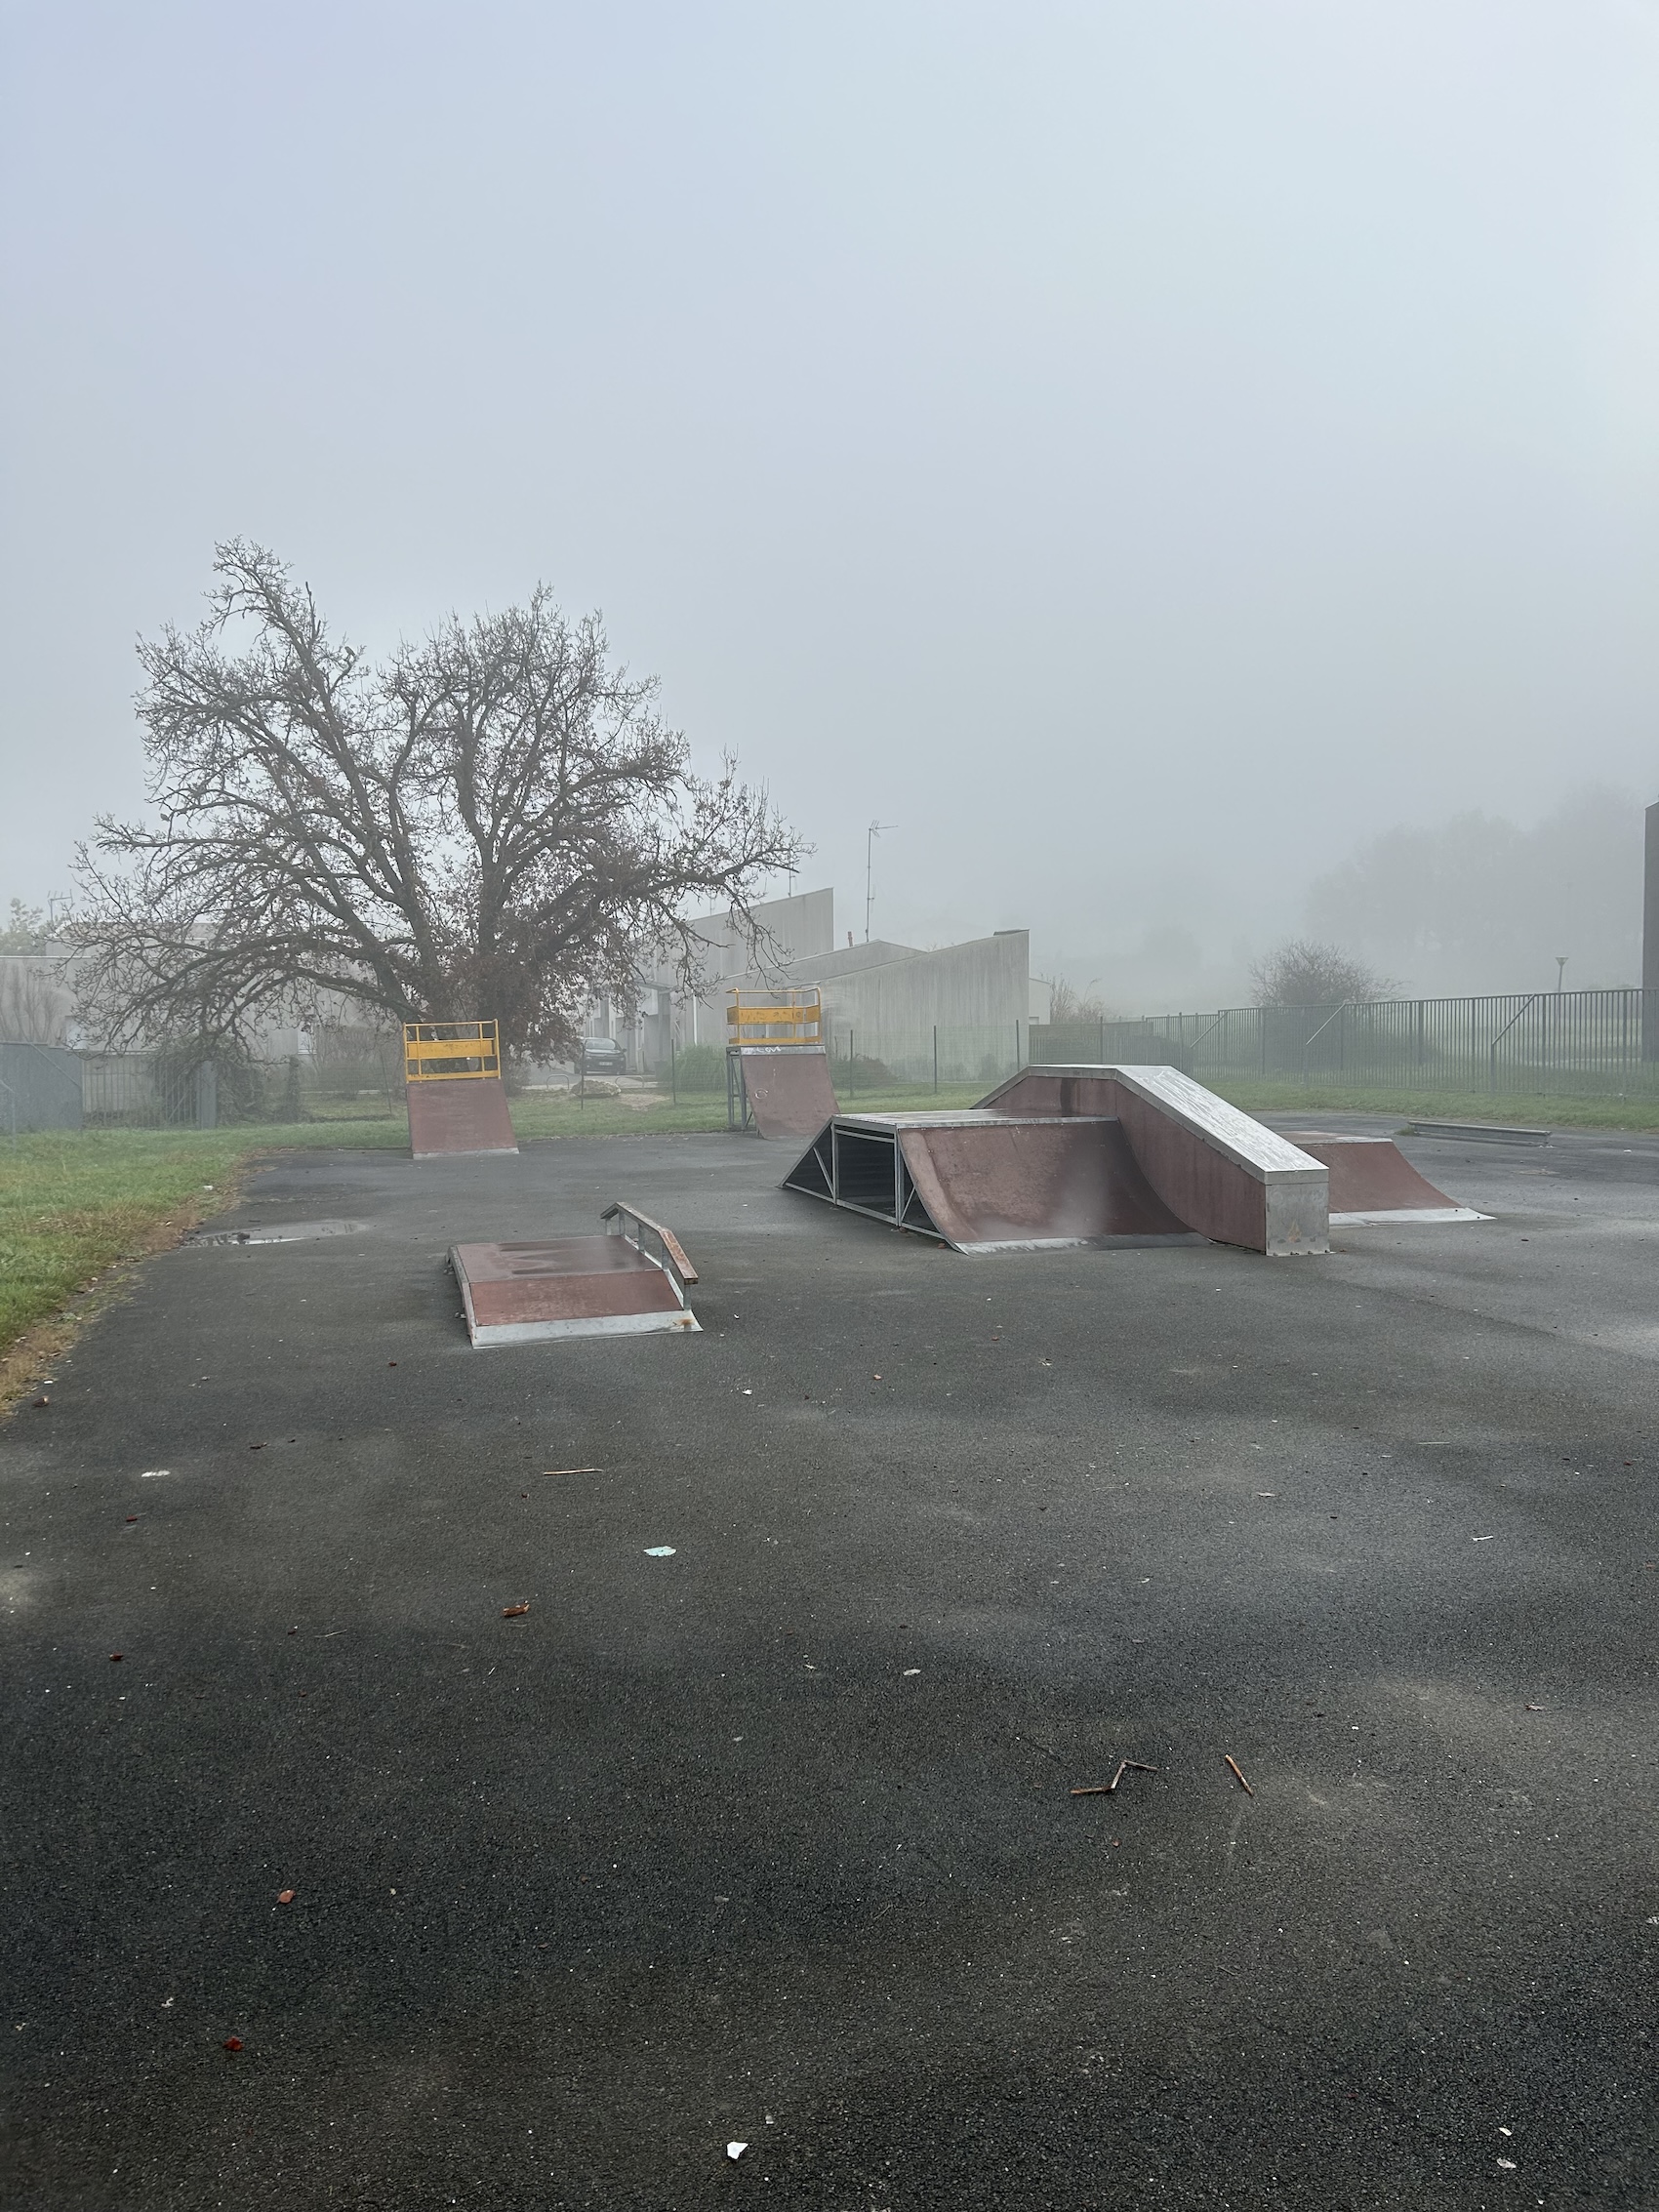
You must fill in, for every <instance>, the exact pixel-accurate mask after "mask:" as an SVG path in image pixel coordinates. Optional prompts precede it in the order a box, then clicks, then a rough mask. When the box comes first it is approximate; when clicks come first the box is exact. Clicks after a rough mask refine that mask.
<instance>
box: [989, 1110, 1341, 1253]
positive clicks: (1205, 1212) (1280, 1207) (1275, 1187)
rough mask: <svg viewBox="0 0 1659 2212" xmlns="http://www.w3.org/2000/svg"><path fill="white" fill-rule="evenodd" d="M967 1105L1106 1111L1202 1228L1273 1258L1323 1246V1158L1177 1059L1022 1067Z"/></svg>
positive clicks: (1149, 1171)
mask: <svg viewBox="0 0 1659 2212" xmlns="http://www.w3.org/2000/svg"><path fill="white" fill-rule="evenodd" d="M975 1110H976V1111H979V1112H987V1113H997V1114H1012V1115H1017V1116H1020V1117H1025V1116H1029V1115H1032V1114H1060V1115H1065V1116H1069V1117H1070V1116H1073V1115H1097V1114H1105V1115H1109V1116H1111V1117H1113V1118H1114V1119H1116V1120H1118V1121H1120V1122H1121V1124H1122V1128H1123V1134H1124V1136H1125V1137H1126V1138H1127V1140H1128V1143H1129V1148H1130V1150H1131V1151H1132V1152H1133V1154H1134V1156H1135V1159H1136V1161H1137V1162H1138V1163H1139V1165H1140V1168H1141V1172H1142V1173H1143V1174H1144V1175H1145V1177H1146V1179H1147V1182H1148V1183H1149V1184H1150V1185H1151V1186H1152V1188H1153V1190H1154V1191H1155V1192H1156V1194H1157V1195H1158V1197H1159V1198H1160V1199H1162V1201H1163V1203H1164V1205H1165V1206H1167V1207H1168V1209H1169V1211H1170V1212H1171V1213H1172V1214H1173V1215H1174V1216H1175V1217H1176V1219H1177V1220H1178V1221H1182V1222H1185V1223H1186V1224H1187V1225H1188V1226H1189V1227H1191V1228H1193V1229H1195V1230H1197V1232H1198V1233H1199V1234H1200V1235H1203V1236H1207V1237H1209V1238H1210V1239H1212V1241H1213V1242H1215V1243H1217V1244H1238V1245H1242V1246H1244V1247H1245V1249H1246V1250H1248V1251H1252V1252H1263V1253H1266V1254H1268V1255H1269V1256H1270V1257H1273V1258H1275V1259H1277V1258H1286V1257H1289V1256H1292V1255H1296V1254H1301V1253H1308V1252H1325V1251H1328V1250H1329V1248H1330V1243H1329V1234H1328V1221H1327V1213H1328V1206H1329V1176H1328V1171H1327V1170H1326V1168H1325V1165H1324V1163H1323V1162H1322V1161H1321V1160H1316V1159H1315V1158H1313V1157H1312V1155H1311V1154H1309V1153H1308V1152H1305V1151H1303V1150H1302V1149H1301V1148H1300V1147H1299V1146H1296V1145H1294V1144H1292V1143H1291V1142H1290V1140H1289V1139H1288V1138H1286V1137H1280V1136H1279V1135H1278V1134H1277V1133H1276V1131H1275V1130H1272V1129H1269V1128H1267V1127H1266V1126H1265V1124H1264V1123H1262V1122H1260V1121H1257V1120H1256V1119H1255V1118H1254V1117H1253V1116H1252V1115H1250V1114H1247V1113H1244V1112H1242V1111H1241V1110H1240V1109H1239V1108H1238V1107H1237V1106H1229V1104H1228V1103H1227V1101H1226V1100H1225V1099H1220V1098H1217V1096H1216V1094H1215V1093H1214V1092H1213V1091H1206V1090H1205V1088H1204V1086H1203V1085H1202V1084H1201V1083H1195V1082H1194V1080H1193V1078H1192V1077H1191V1076H1190V1075H1184V1074H1183V1073H1182V1072H1181V1070H1180V1068H1178V1067H1162V1066H1064V1067H1062V1066H1053V1067H1045V1066H1034V1067H1027V1068H1023V1069H1022V1070H1021V1071H1020V1073H1019V1074H1017V1075H1013V1076H1010V1077H1009V1079H1008V1081H1007V1082H1005V1083H1001V1084H999V1085H998V1086H997V1088H996V1089H995V1090H994V1091H992V1092H991V1094H990V1096H989V1097H987V1098H984V1099H982V1100H981V1101H980V1104H979V1106H978V1107H977V1108H976V1109H975Z"/></svg>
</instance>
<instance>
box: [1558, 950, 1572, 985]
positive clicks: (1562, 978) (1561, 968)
mask: <svg viewBox="0 0 1659 2212" xmlns="http://www.w3.org/2000/svg"><path fill="white" fill-rule="evenodd" d="M1571 958H1572V954H1571V953H1570V952H1558V953H1557V954H1556V989H1557V991H1558V992H1560V991H1562V990H1564V989H1565V988H1566V976H1567V962H1568V961H1569V960H1570V959H1571Z"/></svg>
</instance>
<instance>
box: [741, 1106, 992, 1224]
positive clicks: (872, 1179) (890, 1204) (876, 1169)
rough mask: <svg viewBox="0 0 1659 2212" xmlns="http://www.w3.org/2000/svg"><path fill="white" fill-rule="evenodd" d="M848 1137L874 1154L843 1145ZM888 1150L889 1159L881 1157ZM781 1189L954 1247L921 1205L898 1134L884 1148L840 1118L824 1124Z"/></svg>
mask: <svg viewBox="0 0 1659 2212" xmlns="http://www.w3.org/2000/svg"><path fill="white" fill-rule="evenodd" d="M849 1137H853V1138H856V1139H857V1140H858V1143H859V1146H863V1145H865V1144H869V1146H870V1152H869V1153H867V1152H865V1151H863V1150H862V1149H855V1148H854V1146H851V1145H849V1144H847V1143H846V1142H845V1141H844V1140H845V1138H849ZM884 1150H885V1152H886V1153H888V1154H890V1157H886V1158H883V1157H881V1156H880V1155H881V1154H882V1153H883V1151H884ZM872 1155H875V1156H872ZM780 1187H781V1188H782V1189H785V1190H798V1191H799V1192H800V1193H801V1194H802V1196H803V1197H807V1198H822V1199H823V1200H824V1202H825V1204H826V1205H829V1206H838V1207H840V1208H841V1209H842V1211H843V1212H846V1213H850V1214H863V1215H865V1216H866V1217H867V1218H868V1219H869V1220H870V1221H874V1222H885V1223H886V1224H887V1226H888V1227H889V1228H903V1229H910V1230H911V1231H913V1233H914V1234H915V1235H917V1236H929V1237H932V1238H933V1239H934V1240H935V1242H937V1243H939V1244H949V1243H950V1242H951V1239H950V1238H949V1237H948V1236H947V1235H946V1234H945V1232H944V1230H943V1229H942V1228H940V1227H939V1226H938V1224H937V1223H936V1222H935V1221H934V1219H933V1216H932V1215H931V1214H930V1213H929V1212H928V1210H927V1208H926V1206H925V1205H924V1204H923V1203H922V1198H921V1193H920V1192H919V1191H918V1190H917V1189H916V1186H915V1183H914V1181H913V1179H912V1178H911V1175H910V1169H909V1167H908V1166H907V1165H906V1164H905V1155H904V1152H903V1150H902V1149H901V1148H900V1145H899V1139H898V1135H897V1132H896V1131H895V1132H890V1133H888V1134H887V1135H886V1137H885V1146H883V1141H882V1137H881V1135H880V1134H879V1133H877V1132H874V1131H865V1130H858V1131H845V1132H844V1131H843V1127H842V1122H841V1117H840V1116H839V1115H837V1116H836V1117H835V1119H834V1120H832V1121H827V1122H826V1123H825V1125H824V1127H823V1128H822V1129H821V1130H820V1131H819V1133H818V1135H817V1136H816V1137H815V1138H814V1139H813V1140H812V1143H811V1144H810V1145H809V1146H807V1148H806V1150H805V1151H804V1152H803V1153H802V1154H801V1156H800V1158H799V1159H798V1160H796V1162H795V1164H794V1166H793V1167H792V1168H790V1170H789V1174H788V1175H786V1176H785V1178H784V1180H783V1183H782V1185H781V1186H780Z"/></svg>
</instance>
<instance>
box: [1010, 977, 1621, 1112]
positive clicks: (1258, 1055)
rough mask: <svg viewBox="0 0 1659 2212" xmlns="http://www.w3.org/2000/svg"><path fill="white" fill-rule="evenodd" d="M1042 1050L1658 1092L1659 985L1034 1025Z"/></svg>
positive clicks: (1324, 1076)
mask: <svg viewBox="0 0 1659 2212" xmlns="http://www.w3.org/2000/svg"><path fill="white" fill-rule="evenodd" d="M1030 1051H1031V1058H1032V1060H1034V1061H1046V1062H1049V1063H1053V1062H1057V1061H1060V1062H1064V1061H1085V1060H1087V1061H1120V1062H1125V1063H1134V1062H1137V1061H1139V1062H1150V1063H1154V1064H1158V1065H1162V1066H1172V1067H1180V1068H1184V1069H1185V1070H1186V1072H1187V1073H1188V1074H1189V1075H1192V1076H1194V1078H1195V1079H1196V1080H1197V1081H1199V1082H1214V1081H1217V1080H1232V1081H1234V1082H1248V1081H1250V1080H1252V1079H1254V1080H1255V1081H1258V1082H1275V1081H1276V1082H1285V1081H1291V1082H1299V1083H1309V1084H1315V1083H1316V1084H1318V1085H1320V1086H1321V1087H1327V1088H1328V1087H1330V1086H1337V1087H1348V1088H1352V1089H1355V1090H1361V1089H1366V1088H1371V1089H1379V1090H1390V1091H1423V1092H1428V1093H1433V1092H1436V1091H1438V1092H1460V1093H1464V1094H1468V1093H1471V1092H1482V1091H1489V1092H1493V1093H1501V1094H1507V1095H1509V1096H1511V1097H1527V1096H1534V1095H1535V1096H1538V1097H1541V1098H1548V1097H1552V1096H1554V1097H1557V1098H1576V1099H1598V1098H1626V1097H1633V1096H1643V1097H1645V1096H1648V1095H1650V1094H1651V1095H1659V991H1641V990H1567V991H1560V990H1556V991H1513V992H1505V993H1499V994H1495V995H1491V996H1486V997H1477V998H1399V999H1382V1000H1377V1001H1374V1002H1371V1001H1367V1002H1355V1001H1347V1002H1345V1003H1343V1004H1341V1005H1337V1006H1234V1007H1227V1008H1224V1009H1222V1010H1221V1011H1220V1012H1218V1013H1213V1014H1156V1015H1149V1016H1146V1017H1145V1018H1143V1019H1139V1020H1135V1021H1114V1020H1112V1019H1110V1018H1102V1019H1101V1020H1098V1021H1093V1022H1084V1023H1069V1024H1067V1025H1065V1026H1060V1025H1057V1024H1043V1023H1032V1026H1031V1043H1030Z"/></svg>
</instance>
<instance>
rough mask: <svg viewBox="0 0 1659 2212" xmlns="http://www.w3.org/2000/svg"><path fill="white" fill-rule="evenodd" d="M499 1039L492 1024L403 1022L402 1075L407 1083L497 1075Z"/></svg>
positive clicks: (437, 1081)
mask: <svg viewBox="0 0 1659 2212" xmlns="http://www.w3.org/2000/svg"><path fill="white" fill-rule="evenodd" d="M501 1071H502V1063H501V1040H500V1038H499V1036H498V1034H497V1031H496V1025H495V1024H494V1023H493V1022H405V1023H404V1025H403V1072H404V1075H405V1077H406V1078H407V1079H408V1081H410V1082H411V1083H434V1082H436V1083H442V1082H453V1081H454V1080H455V1079H456V1077H457V1076H465V1075H470V1076H473V1077H477V1076H479V1075H499V1074H500V1073H501Z"/></svg>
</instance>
